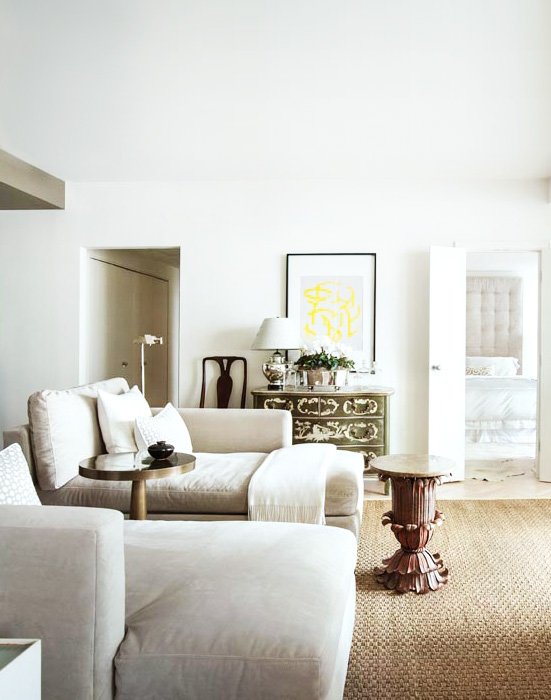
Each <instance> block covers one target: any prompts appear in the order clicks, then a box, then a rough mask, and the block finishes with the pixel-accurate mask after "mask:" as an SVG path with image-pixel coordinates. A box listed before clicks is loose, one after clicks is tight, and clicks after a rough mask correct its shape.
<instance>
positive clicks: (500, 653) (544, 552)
mask: <svg viewBox="0 0 551 700" xmlns="http://www.w3.org/2000/svg"><path fill="white" fill-rule="evenodd" d="M439 505H440V507H441V509H442V510H443V512H444V514H445V516H446V521H445V522H444V524H443V525H442V527H439V528H437V529H436V531H435V535H434V537H433V539H432V541H431V542H430V543H429V549H430V551H432V552H433V553H434V552H439V553H440V554H441V556H442V559H443V562H444V565H445V566H446V567H447V568H448V569H449V572H450V576H449V582H448V583H447V584H446V585H445V586H444V588H442V589H441V590H439V591H436V592H431V593H428V594H427V595H415V594H414V593H408V594H405V595H397V594H395V593H394V592H390V591H387V590H386V589H385V588H384V587H383V586H381V585H380V584H378V583H377V582H376V580H375V578H374V576H373V567H374V566H378V565H379V564H380V563H381V560H382V558H383V557H386V556H389V555H390V554H392V553H393V552H394V550H395V549H397V546H398V543H397V541H396V540H395V538H394V535H393V534H392V532H391V531H390V529H389V527H388V526H387V527H385V528H383V527H382V525H381V524H380V519H381V514H382V513H383V512H384V511H385V510H388V509H389V508H390V503H389V502H388V501H386V502H385V501H368V502H366V503H365V512H364V521H363V525H362V533H361V539H360V544H359V559H358V566H357V573H356V582H357V604H356V625H355V630H354V638H353V642H352V649H351V653H350V661H349V666H348V676H347V681H346V688H345V694H344V697H345V698H346V699H347V700H359V699H362V700H363V699H364V698H369V699H370V700H394V699H400V700H407V699H409V698H419V699H423V700H424V699H425V698H427V699H428V698H431V699H433V698H436V699H440V700H448V699H453V700H468V699H471V698H472V699H473V700H474V699H476V700H478V699H492V698H496V699H497V698H499V699H500V700H503V699H504V698H515V699H516V698H519V699H521V698H522V699H525V698H526V699H528V700H532V699H536V698H537V699H538V700H540V699H542V700H543V699H544V698H545V699H547V698H551V500H541V499H540V500H503V501H480V500H479V501H441V502H440V504H439Z"/></svg>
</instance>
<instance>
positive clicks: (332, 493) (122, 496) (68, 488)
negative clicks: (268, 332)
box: [4, 380, 363, 536]
mask: <svg viewBox="0 0 551 700" xmlns="http://www.w3.org/2000/svg"><path fill="white" fill-rule="evenodd" d="M123 381H124V380H123ZM123 388H124V387H123ZM160 410H161V409H160V408H153V409H152V412H153V413H154V414H158V413H159V411H160ZM177 410H178V413H179V414H180V415H181V416H182V417H183V418H184V420H185V422H186V425H187V426H188V428H189V431H190V435H191V439H192V441H193V444H194V447H195V449H196V450H198V451H204V452H207V453H216V452H217V451H218V452H219V453H220V454H221V455H224V454H226V453H228V452H229V453H230V454H231V450H228V449H227V448H226V446H227V445H229V444H232V445H233V446H234V447H235V448H236V450H237V452H240V453H241V452H243V453H245V452H257V453H268V452H270V451H271V450H274V449H278V448H280V447H286V446H289V445H291V443H292V418H291V414H290V412H289V411H284V410H270V411H263V410H256V409H230V408H228V409H214V408H213V409H193V408H191V409H189V408H179V409H177ZM97 429H98V431H99V426H98V428H97ZM13 443H18V444H19V445H20V446H21V449H22V450H23V453H24V455H25V457H26V459H27V462H28V464H29V468H30V469H31V473H32V474H33V478H35V471H34V469H33V466H34V464H35V462H34V458H33V450H32V445H31V440H30V429H29V426H28V425H20V426H16V427H15V428H10V429H9V430H6V431H5V432H4V444H5V445H9V444H13ZM101 451H103V447H102V448H101V449H100V452H101ZM198 454H199V455H200V456H201V452H198ZM86 456H90V455H86ZM210 456H212V457H214V455H210ZM205 457H206V455H205ZM83 458H85V457H82V456H81V457H79V459H78V461H80V460H81V459H83ZM236 459H239V455H237V454H236ZM78 461H77V465H78ZM213 468H214V465H213ZM237 469H238V472H237V473H236V474H235V475H234V477H233V480H232V482H231V484H229V480H226V484H225V489H224V490H222V489H220V490H219V491H218V493H214V491H215V490H216V489H212V490H211V491H210V492H207V493H202V492H201V490H200V488H199V484H196V486H197V487H198V489H197V493H193V494H192V493H191V490H188V492H187V493H186V494H183V493H180V494H179V495H178V493H177V491H176V490H172V488H171V490H170V493H169V494H167V493H166V492H163V491H164V486H163V484H162V481H157V480H152V481H149V482H148V484H147V490H148V506H149V508H148V517H149V518H152V519H153V518H162V517H164V518H166V519H169V520H199V519H201V520H220V519H224V518H227V519H236V518H242V519H243V518H246V517H247V516H246V513H247V508H246V497H247V494H246V488H248V478H249V476H248V473H247V471H246V470H247V467H246V466H245V465H243V466H242V467H241V468H239V467H237ZM199 474H200V472H199V471H198V470H195V472H190V473H188V474H185V475H182V476H181V477H174V478H176V479H189V478H191V477H192V475H193V478H194V479H195V478H196V477H198V476H199ZM204 474H205V475H206V474H207V472H206V471H205V472H204ZM218 476H220V478H222V477H223V474H222V473H220V474H219V475H218ZM214 477H215V475H214V474H212V478H213V479H214ZM223 478H226V477H223ZM35 483H36V479H35ZM172 483H173V482H171V484H172ZM187 483H188V485H189V483H190V482H189V481H188V482H187ZM213 483H215V482H213ZM130 488H131V487H130V483H128V482H127V483H117V482H107V481H105V482H100V481H94V480H92V479H85V478H84V477H79V476H76V477H73V478H72V479H71V480H70V481H69V482H68V483H67V484H66V485H65V486H63V487H62V488H60V489H56V490H47V491H46V490H41V489H38V496H39V498H40V500H41V502H42V503H43V504H47V505H74V506H76V505H87V506H98V507H100V506H101V507H105V508H115V509H117V510H121V511H122V512H125V513H128V511H129V505H130ZM150 493H151V497H150ZM184 495H185V498H184ZM362 496H363V460H362V458H361V456H360V455H358V454H356V453H353V452H348V451H345V450H338V451H337V453H336V460H335V461H334V462H332V463H331V464H329V467H328V470H327V483H326V493H325V516H326V523H327V524H328V525H332V526H334V527H341V528H347V529H349V530H350V531H351V532H353V533H354V534H355V535H356V536H358V533H359V527H360V523H361V517H362V506H363V499H362ZM177 498H178V499H181V500H179V501H178V504H179V505H178V506H176V505H175V503H176V499H177ZM170 503H173V504H174V505H173V506H171V507H173V508H174V509H176V508H177V511H176V510H175V511H166V510H163V509H164V508H165V507H168V504H170ZM186 504H189V507H190V508H192V510H190V511H188V510H187V508H186ZM226 509H228V510H230V511H231V512H225V513H224V512H223V511H224V510H226ZM221 511H222V512H221Z"/></svg>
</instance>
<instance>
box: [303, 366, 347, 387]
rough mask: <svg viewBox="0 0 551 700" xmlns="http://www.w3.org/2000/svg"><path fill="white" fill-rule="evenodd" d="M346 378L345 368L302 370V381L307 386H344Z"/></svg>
mask: <svg viewBox="0 0 551 700" xmlns="http://www.w3.org/2000/svg"><path fill="white" fill-rule="evenodd" d="M347 378H348V370H347V369H333V370H331V369H307V370H303V372H302V381H303V383H304V384H305V385H307V386H344V385H345V384H346V381H347Z"/></svg>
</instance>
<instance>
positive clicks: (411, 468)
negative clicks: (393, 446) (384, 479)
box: [370, 454, 455, 479]
mask: <svg viewBox="0 0 551 700" xmlns="http://www.w3.org/2000/svg"><path fill="white" fill-rule="evenodd" d="M370 466H371V467H372V468H373V469H375V471H377V472H379V474H385V475H386V476H403V477H414V478H415V477H418V478H420V479H422V478H427V477H438V476H450V475H451V473H452V470H453V468H454V467H455V462H454V461H453V459H448V458H447V457H439V456H438V455H421V454H401V455H384V456H382V457H377V458H376V459H374V460H372V461H371V462H370Z"/></svg>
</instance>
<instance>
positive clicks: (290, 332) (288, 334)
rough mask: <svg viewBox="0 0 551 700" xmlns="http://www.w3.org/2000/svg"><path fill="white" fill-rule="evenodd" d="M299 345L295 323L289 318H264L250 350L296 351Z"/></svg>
mask: <svg viewBox="0 0 551 700" xmlns="http://www.w3.org/2000/svg"><path fill="white" fill-rule="evenodd" d="M301 345H302V341H301V339H300V335H299V332H298V330H297V324H296V321H293V320H292V319H290V318H265V319H264V320H263V321H262V324H261V326H260V328H259V329H258V333H257V334H256V338H255V339H254V341H253V344H252V345H251V350H296V349H298V348H300V346H301Z"/></svg>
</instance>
